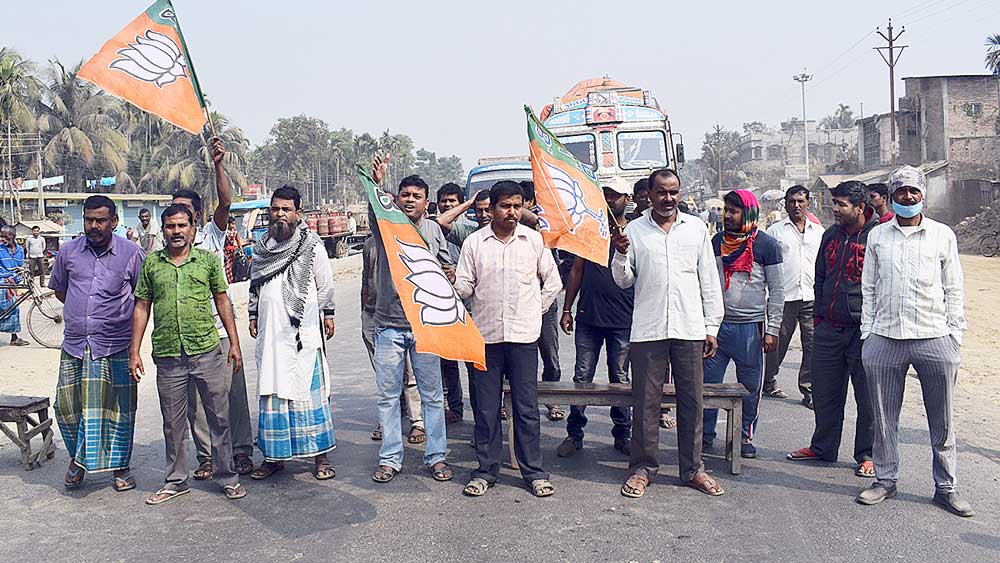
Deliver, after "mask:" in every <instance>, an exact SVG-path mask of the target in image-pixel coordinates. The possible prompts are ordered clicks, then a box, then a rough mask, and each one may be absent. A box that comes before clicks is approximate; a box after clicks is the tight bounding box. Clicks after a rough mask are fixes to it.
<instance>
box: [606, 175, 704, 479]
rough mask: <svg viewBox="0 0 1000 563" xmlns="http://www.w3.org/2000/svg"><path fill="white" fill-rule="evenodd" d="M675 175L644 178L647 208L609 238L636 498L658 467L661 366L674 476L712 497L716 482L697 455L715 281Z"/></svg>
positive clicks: (696, 224) (699, 225)
mask: <svg viewBox="0 0 1000 563" xmlns="http://www.w3.org/2000/svg"><path fill="white" fill-rule="evenodd" d="M680 186H681V184H680V179H679V178H678V177H677V173H676V172H674V171H673V170H669V169H661V170H657V171H655V172H653V174H652V175H650V177H649V200H650V208H649V209H647V210H646V211H644V212H643V213H642V214H641V215H640V216H638V217H637V218H635V219H633V220H632V221H631V222H629V224H628V226H627V227H625V231H624V233H622V234H616V235H614V237H613V239H614V240H613V243H614V246H615V255H614V257H613V258H612V260H611V275H612V277H613V278H614V280H615V283H616V284H618V286H619V287H622V288H627V287H635V308H634V310H633V313H632V327H631V332H630V338H629V340H630V344H629V353H630V355H631V361H632V398H633V402H634V404H635V410H634V412H633V415H632V444H631V448H630V450H631V451H630V455H629V477H628V480H627V481H626V482H625V484H624V485H623V486H622V490H621V492H622V494H623V495H625V496H627V497H632V498H638V497H641V496H642V495H643V494H644V493H645V491H646V487H648V486H649V484H650V481H651V480H652V478H653V476H655V475H656V472H657V470H658V469H659V463H657V461H656V453H657V450H658V449H659V433H660V427H659V419H660V400H661V398H662V394H663V383H664V379H665V378H666V373H667V368H668V367H669V368H670V372H671V374H672V376H673V379H674V385H675V386H676V389H677V450H678V460H679V465H680V472H679V474H680V478H681V481H682V482H684V483H685V484H686V485H687V486H690V487H693V488H695V489H698V490H699V491H701V492H703V493H705V494H709V495H712V496H718V495H721V494H723V490H722V487H720V486H719V485H718V483H716V482H715V480H714V479H712V478H711V477H709V475H708V474H707V473H705V467H704V465H703V464H702V462H701V440H702V431H703V421H702V413H703V405H704V403H703V400H702V389H703V386H704V372H703V369H702V367H703V366H702V361H703V359H705V358H711V357H712V356H714V355H715V353H716V351H718V348H719V343H718V341H717V340H716V335H717V334H718V332H719V325H720V324H721V323H722V316H723V313H724V311H723V305H722V285H721V283H720V281H719V272H718V269H717V267H716V263H715V253H714V252H713V250H712V242H711V240H710V239H709V236H708V228H707V227H706V226H705V224H704V223H702V222H701V220H699V219H698V218H696V217H692V216H691V215H687V214H685V213H679V212H678V211H677V204H678V203H679V202H680Z"/></svg>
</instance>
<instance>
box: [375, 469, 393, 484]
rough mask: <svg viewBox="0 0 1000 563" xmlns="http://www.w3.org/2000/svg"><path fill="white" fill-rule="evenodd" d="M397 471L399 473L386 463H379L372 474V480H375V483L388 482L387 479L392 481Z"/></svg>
mask: <svg viewBox="0 0 1000 563" xmlns="http://www.w3.org/2000/svg"><path fill="white" fill-rule="evenodd" d="M397 473H399V471H397V470H395V469H393V468H391V467H389V466H388V465H380V466H378V469H376V470H375V473H373V474H372V481H375V482H376V483H388V482H389V481H392V479H393V477H395V476H396V474H397Z"/></svg>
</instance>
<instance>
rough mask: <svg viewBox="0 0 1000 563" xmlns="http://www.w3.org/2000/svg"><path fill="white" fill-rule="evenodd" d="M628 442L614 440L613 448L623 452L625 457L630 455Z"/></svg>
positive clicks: (630, 450) (630, 449)
mask: <svg viewBox="0 0 1000 563" xmlns="http://www.w3.org/2000/svg"><path fill="white" fill-rule="evenodd" d="M630 442H631V441H630V440H615V449H616V450H618V451H620V452H621V453H623V454H625V457H630V456H631V455H632V448H631V446H630V445H629V444H630Z"/></svg>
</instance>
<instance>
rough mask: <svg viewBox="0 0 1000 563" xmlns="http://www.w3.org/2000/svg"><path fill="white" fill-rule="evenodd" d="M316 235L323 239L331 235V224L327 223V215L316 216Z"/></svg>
mask: <svg viewBox="0 0 1000 563" xmlns="http://www.w3.org/2000/svg"><path fill="white" fill-rule="evenodd" d="M315 220H316V234H318V235H319V236H321V237H325V236H329V235H330V223H329V222H328V221H327V219H326V216H325V215H316V217H315Z"/></svg>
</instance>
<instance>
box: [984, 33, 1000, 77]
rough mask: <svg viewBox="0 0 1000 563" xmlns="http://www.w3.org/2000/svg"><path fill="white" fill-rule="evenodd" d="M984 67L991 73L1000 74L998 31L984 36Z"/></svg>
mask: <svg viewBox="0 0 1000 563" xmlns="http://www.w3.org/2000/svg"><path fill="white" fill-rule="evenodd" d="M986 46H987V47H989V48H988V49H987V50H986V59H985V61H984V62H985V63H986V69H987V70H989V71H990V72H992V73H993V74H996V75H1000V33H994V34H993V35H990V36H987V37H986Z"/></svg>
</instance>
